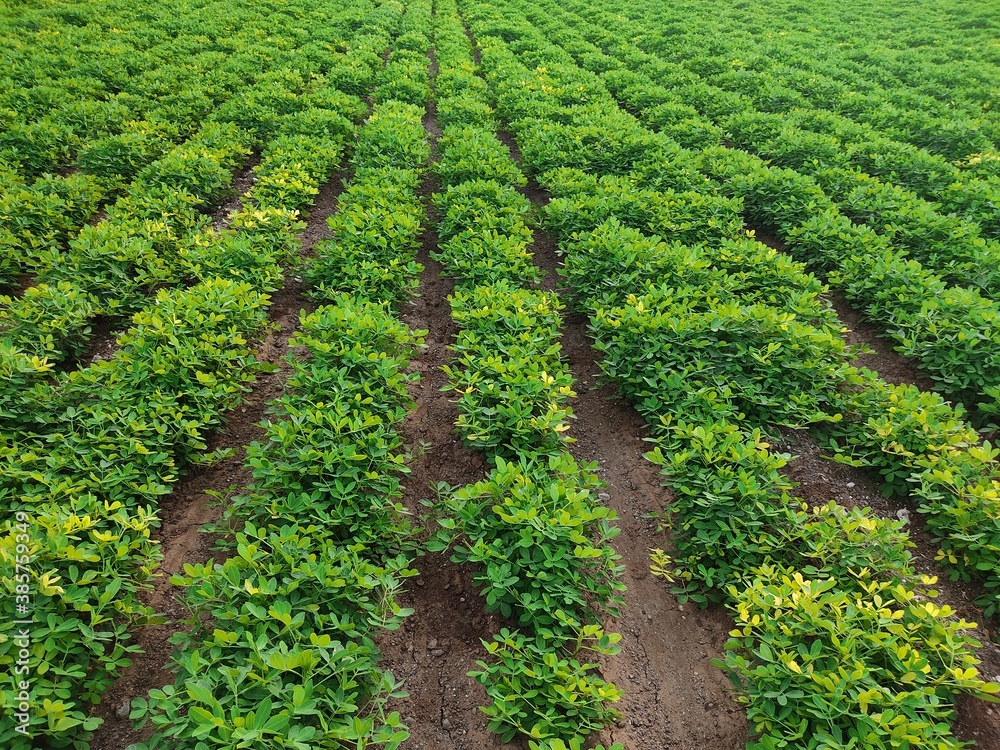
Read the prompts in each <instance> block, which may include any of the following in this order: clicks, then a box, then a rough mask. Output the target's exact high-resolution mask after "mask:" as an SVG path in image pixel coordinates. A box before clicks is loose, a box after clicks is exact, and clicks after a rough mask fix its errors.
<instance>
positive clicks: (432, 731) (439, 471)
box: [379, 50, 518, 750]
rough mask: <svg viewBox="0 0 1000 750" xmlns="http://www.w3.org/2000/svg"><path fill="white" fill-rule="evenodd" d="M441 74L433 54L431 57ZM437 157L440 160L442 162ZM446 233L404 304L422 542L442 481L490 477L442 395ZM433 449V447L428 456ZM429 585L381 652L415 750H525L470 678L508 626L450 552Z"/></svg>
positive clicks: (435, 131)
mask: <svg viewBox="0 0 1000 750" xmlns="http://www.w3.org/2000/svg"><path fill="white" fill-rule="evenodd" d="M428 57H429V58H430V61H431V63H430V65H431V70H432V72H433V71H434V70H436V67H435V66H436V63H435V61H434V53H433V50H432V51H431V53H430V54H429V55H428ZM424 128H425V129H426V131H427V134H428V138H429V140H430V142H431V144H432V146H434V145H435V144H436V143H437V139H438V137H439V135H440V133H441V130H440V128H439V127H438V124H437V120H436V117H435V111H434V107H433V104H431V105H430V106H429V107H428V110H427V114H426V115H425V116H424ZM435 159H436V155H435V156H432V161H434V160H435ZM436 187H437V186H436V184H435V182H434V180H433V178H428V179H426V180H425V181H424V184H423V185H422V187H421V191H420V192H421V196H422V197H423V199H424V200H425V202H426V203H427V207H428V222H427V223H428V225H429V226H434V224H436V216H435V212H434V210H433V207H432V206H431V203H430V196H431V194H432V193H433V192H434V191H435V189H436ZM437 241H438V237H437V233H436V232H435V231H433V230H432V229H428V230H426V231H425V232H424V233H423V236H422V238H421V248H420V251H419V253H418V255H417V260H418V261H419V262H420V263H421V264H422V265H423V266H424V271H423V273H422V274H421V277H420V287H419V295H420V296H419V297H415V298H413V299H412V300H411V301H410V302H408V303H407V304H405V305H403V307H402V310H401V313H400V317H401V318H402V320H403V321H404V322H405V323H406V324H407V325H408V326H410V328H413V329H419V330H425V331H427V336H426V339H425V343H426V348H425V349H423V350H422V351H421V352H420V353H419V354H418V355H417V356H416V357H414V359H413V361H412V363H411V367H412V368H413V369H414V370H415V371H417V372H419V373H420V378H421V379H420V381H419V382H418V383H416V384H415V385H413V387H412V390H411V393H412V395H413V399H414V401H415V402H416V404H417V406H416V408H415V409H413V410H412V411H411V412H410V414H409V415H408V416H407V419H406V421H405V422H404V423H403V426H402V433H403V435H404V437H405V439H406V442H407V444H408V445H409V446H411V450H414V452H415V457H414V459H413V461H412V462H411V463H410V472H411V473H410V476H409V477H408V479H407V481H406V488H405V493H404V497H403V501H404V503H405V505H406V507H407V508H409V509H410V511H411V513H413V515H414V517H415V518H416V519H417V520H416V523H417V525H424V526H426V527H427V528H425V529H424V530H423V533H422V538H424V539H426V538H427V537H428V536H430V535H431V534H433V533H434V532H435V531H436V528H435V525H434V524H433V522H429V519H428V518H426V516H425V515H424V512H423V508H424V506H423V505H422V503H421V501H422V500H424V499H426V498H430V497H432V496H433V494H434V488H435V487H436V486H437V484H438V483H439V482H445V483H447V484H448V485H450V486H453V487H455V486H463V485H466V484H472V483H474V482H478V481H479V480H481V479H482V478H483V476H484V475H485V474H486V471H487V468H488V467H487V466H486V461H485V460H484V458H483V456H482V455H481V454H479V453H477V452H475V451H472V450H470V449H468V448H466V447H465V446H464V445H463V444H462V442H461V440H460V439H459V438H458V435H457V433H456V432H455V428H454V425H455V420H456V419H457V418H458V407H457V406H456V404H454V403H453V402H452V400H451V394H450V393H448V392H444V391H442V390H441V388H442V387H443V386H444V385H446V383H447V377H446V376H445V374H444V372H442V370H441V367H442V365H445V364H447V362H448V361H449V360H450V358H451V354H450V352H449V351H448V345H449V344H451V343H452V341H453V340H454V338H455V335H456V333H457V332H458V329H457V327H456V326H455V323H454V321H453V320H452V319H451V306H450V305H449V303H448V299H447V298H448V295H449V294H451V292H452V291H453V289H454V282H453V280H452V279H450V278H449V277H447V276H443V275H442V274H441V270H442V267H441V264H440V263H438V262H437V261H434V260H432V259H431V258H430V253H431V251H432V250H434V249H436V248H437ZM421 446H423V448H421ZM416 567H417V568H418V569H419V570H420V576H419V578H417V579H416V583H415V585H414V586H413V587H412V588H411V589H410V590H409V591H408V592H406V594H405V595H404V596H402V597H401V600H400V604H401V606H404V607H410V608H412V609H413V610H414V613H413V615H412V616H411V617H408V618H407V619H406V621H405V622H404V624H403V626H402V627H401V628H400V629H399V630H397V631H395V632H393V633H387V634H385V635H384V636H383V637H382V638H381V639H380V643H379V647H380V648H381V649H382V655H383V661H382V662H381V663H382V666H384V667H385V668H386V669H388V670H389V671H391V672H392V673H393V674H394V675H395V676H396V677H397V678H399V679H402V680H403V681H404V683H405V689H406V691H407V692H408V693H409V696H408V697H406V698H402V699H398V700H395V701H392V702H391V704H390V706H389V708H390V710H393V711H398V712H399V713H400V714H401V715H402V716H403V719H404V721H405V723H406V724H407V726H408V727H409V729H410V738H409V740H407V742H406V747H409V748H413V750H445V749H446V748H455V750H479V749H480V748H504V747H511V748H513V747H518V746H517V745H504V744H503V743H502V742H500V739H499V737H498V736H497V735H495V734H494V733H492V732H490V731H489V730H488V729H487V728H486V723H487V722H486V716H485V714H483V713H482V712H481V711H480V710H479V707H480V706H483V705H486V703H487V697H486V692H485V691H484V690H483V689H482V688H481V687H480V686H479V684H478V683H477V682H476V681H475V680H474V679H473V678H471V677H469V676H468V675H467V674H466V673H467V672H468V671H469V670H471V669H475V668H476V661H477V660H478V659H481V658H483V657H484V655H485V650H484V649H483V647H482V643H481V641H482V640H484V639H486V640H489V639H490V638H491V636H492V634H493V633H495V632H497V631H498V630H499V629H500V628H501V627H503V623H501V622H500V620H499V619H498V618H497V617H495V616H494V615H491V614H489V613H487V612H486V607H485V604H484V602H483V600H482V598H481V597H480V596H479V595H478V594H477V592H476V590H475V588H474V586H473V585H472V579H471V575H470V573H471V571H470V570H469V569H467V568H466V567H463V566H460V565H458V564H456V563H453V562H451V561H450V560H449V559H448V555H447V554H446V553H438V554H428V555H426V556H425V557H423V558H421V559H420V560H418V561H417V565H416Z"/></svg>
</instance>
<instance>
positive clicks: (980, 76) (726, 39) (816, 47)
mask: <svg viewBox="0 0 1000 750" xmlns="http://www.w3.org/2000/svg"><path fill="white" fill-rule="evenodd" d="M769 5H780V2H779V3H769ZM920 6H922V7H921V8H920V10H918V11H917V12H921V11H923V12H925V13H926V12H930V13H934V12H936V11H939V10H940V7H934V6H930V5H928V4H924V3H917V4H915V7H920ZM868 10H874V11H875V12H876V13H886V11H888V12H890V13H892V14H893V15H895V14H896V13H897V11H898V9H897V8H892V7H891V6H882V5H880V6H879V7H878V8H869V7H863V6H860V5H857V6H852V7H851V11H850V12H851V15H852V20H854V18H855V17H856V16H860V15H862V14H864V13H865V12H866V11H868ZM949 10H951V11H959V12H960V11H961V10H964V8H959V7H958V6H955V7H953V8H950V9H949ZM736 13H737V14H739V15H745V12H741V11H739V10H737V11H736ZM708 14H711V16H712V18H711V20H709V19H707V18H705V16H706V15H708ZM720 15H721V16H722V18H720ZM726 15H727V11H726V10H723V11H722V13H721V14H720V13H719V12H718V11H717V9H715V8H713V7H712V6H711V5H710V4H706V3H704V2H698V0H695V1H694V2H691V3H686V4H685V5H684V6H681V7H677V6H671V7H668V6H665V5H663V4H660V3H639V4H635V5H631V6H629V8H628V9H626V11H625V12H624V13H617V14H616V15H615V16H614V18H615V19H616V21H617V23H619V24H628V22H629V21H630V20H632V21H637V22H638V23H639V24H640V25H639V26H636V27H633V28H631V29H627V30H626V29H623V30H622V35H621V36H627V37H628V38H630V39H633V40H635V41H637V42H638V43H639V44H640V46H642V47H643V48H644V49H647V50H648V51H650V52H654V53H656V54H658V55H662V56H663V57H664V58H665V59H669V60H672V61H678V62H683V64H684V65H685V66H687V67H689V68H690V69H691V70H693V71H695V72H696V73H697V74H698V75H701V76H711V77H715V78H717V79H718V80H720V81H725V82H726V87H727V88H730V87H732V88H740V89H744V90H745V91H746V96H749V97H751V98H753V99H754V100H755V101H756V102H758V103H759V104H760V105H761V107H762V108H767V109H769V110H770V111H780V110H786V109H792V108H801V109H810V108H816V109H819V110H823V111H828V112H832V113H836V114H838V115H839V116H840V117H844V118H848V117H849V118H851V119H852V120H854V121H856V122H857V123H859V124H863V125H866V126H869V127H872V128H873V129H876V130H878V131H880V132H882V133H885V134H887V135H889V136H890V137H891V138H893V139H894V140H899V141H902V142H905V143H909V144H913V145H916V146H917V147H920V148H924V149H927V150H929V151H930V152H932V153H934V154H940V155H942V156H944V157H946V158H947V159H949V160H952V161H954V162H956V163H957V164H958V165H959V166H961V167H962V169H963V170H965V169H967V170H969V171H971V172H973V173H977V172H978V173H981V174H983V175H989V176H995V175H996V174H997V167H998V161H997V151H996V145H997V144H998V143H1000V131H998V129H997V127H998V120H997V114H996V112H995V111H994V110H993V103H992V102H991V101H990V99H991V93H990V92H991V91H993V90H994V89H995V80H996V75H997V68H998V63H1000V60H997V58H996V56H995V55H993V59H992V60H991V61H988V62H987V61H985V60H984V61H979V60H976V57H977V52H978V51H980V50H985V49H987V48H988V47H989V45H988V44H982V45H980V46H979V47H978V48H977V47H976V46H974V42H972V37H973V35H974V34H975V33H977V32H976V30H975V29H974V28H972V27H971V26H964V27H963V26H960V25H957V24H955V25H952V26H951V27H950V28H949V27H948V25H947V24H945V23H942V22H941V21H940V20H939V19H934V20H931V21H928V20H927V19H926V18H924V19H919V20H915V19H913V18H912V17H911V18H909V19H908V20H907V21H906V22H904V23H903V24H902V25H903V26H904V27H906V26H908V27H909V28H906V31H904V32H902V33H891V34H889V33H886V32H885V30H884V27H883V26H882V24H880V26H879V29H878V35H877V37H876V38H869V39H867V40H861V39H859V36H860V35H859V33H858V32H860V31H861V30H862V29H863V28H864V27H863V25H862V24H857V23H852V24H843V25H841V27H840V28H836V25H838V24H840V22H841V18H840V15H839V12H834V13H831V12H830V9H829V8H823V7H819V6H815V7H813V8H810V13H809V16H810V20H809V24H810V26H811V25H812V24H814V23H823V22H824V21H826V22H827V24H826V25H827V27H828V28H827V33H818V32H817V31H815V30H811V31H809V32H807V33H801V32H802V31H804V29H801V27H798V28H797V26H798V24H796V20H797V19H795V18H794V16H795V15H796V9H795V8H793V7H786V8H761V9H760V11H759V12H758V13H757V14H754V15H755V17H754V18H753V20H751V21H749V26H751V27H754V26H756V27H758V28H757V29H756V32H750V33H747V32H748V28H747V27H748V22H747V20H746V19H741V20H739V21H734V20H731V19H726V18H725V16H726ZM830 21H833V24H832V27H831V24H830V23H829V22H830ZM891 23H892V24H893V25H896V24H898V23H899V21H898V20H894V21H892V22H891ZM760 24H766V25H768V26H767V32H765V33H761V30H760V28H759V26H760ZM769 24H774V25H776V26H778V28H780V31H778V32H777V33H775V32H776V29H775V28H774V27H773V26H771V25H769ZM931 26H932V27H933V34H934V36H935V37H937V38H936V39H935V40H934V43H933V44H934V49H933V51H932V50H929V49H928V48H927V47H926V46H924V45H923V44H921V45H919V46H918V48H917V49H915V50H906V53H908V55H909V56H910V58H911V59H910V60H908V61H907V62H906V63H902V62H899V63H895V64H893V66H892V70H891V72H890V71H885V70H879V67H878V58H879V56H880V55H882V54H884V53H885V52H886V51H887V48H888V47H889V46H890V45H892V44H893V42H894V40H896V39H899V38H901V37H903V36H905V35H906V33H907V32H909V33H913V32H914V31H916V33H917V34H920V33H922V32H923V33H926V32H927V31H928V30H929V28H930V27H931ZM782 27H783V28H782ZM845 28H848V29H850V31H848V32H847V34H848V36H847V38H845V37H844V33H845ZM633 31H636V32H637V33H632V32H633ZM979 33H982V32H979ZM948 35H950V36H951V37H952V38H951V40H950V41H951V44H952V45H953V46H952V49H951V50H949V51H948V52H945V51H944V50H943V49H942V47H943V45H942V44H940V41H941V38H943V37H946V36H948ZM793 39H794V41H792V40H793ZM790 42H791V43H790ZM949 54H950V55H951V56H952V59H950V60H949V61H948V62H949V65H947V66H942V67H941V68H938V69H937V70H936V71H935V73H932V74H931V76H932V77H940V78H941V79H943V80H942V82H941V83H940V84H938V85H935V84H933V83H930V82H929V81H918V80H914V79H915V78H916V77H918V76H920V75H921V74H923V73H926V72H927V71H928V69H929V68H931V69H933V68H936V67H937V65H936V63H937V61H939V60H941V59H942V58H945V59H946V58H947V57H948V55H949ZM862 66H863V67H862ZM907 79H910V81H909V82H908V81H907ZM918 88H919V89H920V90H916V89H918ZM963 98H964V100H963Z"/></svg>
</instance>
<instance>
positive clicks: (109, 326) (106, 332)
mask: <svg viewBox="0 0 1000 750" xmlns="http://www.w3.org/2000/svg"><path fill="white" fill-rule="evenodd" d="M125 323H126V321H125V320H123V319H122V318H113V317H109V316H107V315H98V316H97V317H96V318H94V319H93V320H92V321H90V339H89V340H88V341H87V349H86V351H84V352H83V353H82V354H81V355H80V356H79V357H77V358H75V359H74V358H72V357H71V358H70V359H68V360H67V361H66V362H65V365H64V368H63V369H66V370H75V369H77V368H84V367H90V365H92V364H94V363H95V362H100V361H101V360H103V359H111V355H113V354H114V353H115V350H116V349H117V348H118V337H119V336H120V335H121V334H122V332H123V329H122V325H123V324H125Z"/></svg>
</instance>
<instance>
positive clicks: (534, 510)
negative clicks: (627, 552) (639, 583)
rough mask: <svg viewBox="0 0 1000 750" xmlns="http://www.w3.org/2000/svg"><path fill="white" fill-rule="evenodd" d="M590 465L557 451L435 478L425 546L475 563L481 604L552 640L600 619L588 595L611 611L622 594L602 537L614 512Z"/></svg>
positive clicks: (563, 640)
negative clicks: (464, 475) (460, 477)
mask: <svg viewBox="0 0 1000 750" xmlns="http://www.w3.org/2000/svg"><path fill="white" fill-rule="evenodd" d="M593 468H594V467H593V466H590V465H587V464H577V463H576V461H574V460H573V458H572V457H570V456H569V454H566V453H561V454H554V455H552V456H549V457H526V456H522V457H520V458H519V459H518V460H517V461H509V462H508V461H504V460H503V459H502V458H498V459H497V460H496V469H494V470H493V471H492V472H491V473H490V474H489V476H487V478H486V479H485V480H483V481H482V482H479V483H477V484H474V485H470V486H468V487H463V488H461V489H458V490H455V491H454V492H451V491H449V490H448V488H444V491H443V492H442V493H441V495H440V497H439V498H438V500H437V501H436V502H435V503H434V504H433V505H432V509H433V512H434V513H435V515H436V516H437V517H438V522H439V523H440V524H441V526H442V530H441V531H440V532H438V534H437V536H436V538H435V541H434V543H433V545H432V547H434V548H437V549H443V548H448V547H451V548H452V559H453V560H454V561H455V562H463V563H466V562H471V563H474V564H475V565H476V568H477V570H478V572H477V573H476V574H475V577H474V579H473V580H474V581H475V582H476V584H477V585H478V586H479V587H480V588H481V590H482V591H483V594H484V597H485V599H486V606H487V608H488V609H490V610H491V611H499V612H500V613H501V614H502V615H503V616H504V617H510V618H514V619H516V620H517V622H518V623H519V624H520V625H521V626H530V627H532V628H533V629H534V630H535V632H537V633H539V634H540V635H543V636H544V637H545V639H546V640H547V641H548V642H549V645H550V647H551V648H555V647H562V648H566V647H569V646H570V645H572V644H573V643H574V642H575V641H576V639H577V638H578V637H579V634H580V632H582V631H581V628H582V627H583V626H584V625H593V624H597V623H599V622H600V619H599V617H600V615H599V614H598V613H597V612H595V611H594V609H592V605H596V606H597V607H598V608H599V610H600V611H603V612H607V613H610V614H612V615H614V614H615V613H616V612H617V607H618V606H619V605H620V604H621V603H622V602H621V599H620V597H619V595H618V592H620V591H622V590H624V586H623V585H622V584H621V582H620V581H619V578H620V575H621V570H622V569H621V567H620V566H618V565H616V564H615V563H616V561H617V560H618V555H617V553H616V552H615V551H614V550H613V549H612V548H611V547H610V546H608V545H607V543H608V542H609V541H610V540H611V539H613V538H614V537H615V536H616V535H617V533H618V529H617V528H615V527H614V526H613V525H612V524H611V521H613V520H614V519H615V512H614V511H613V510H611V509H609V508H606V507H604V506H603V505H602V504H600V503H599V501H598V500H597V497H596V492H597V490H598V489H599V488H600V487H601V483H600V480H598V478H597V477H596V476H595V475H594V474H593V473H592V471H593ZM574 651H575V649H572V648H571V649H570V653H573V652H574Z"/></svg>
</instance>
